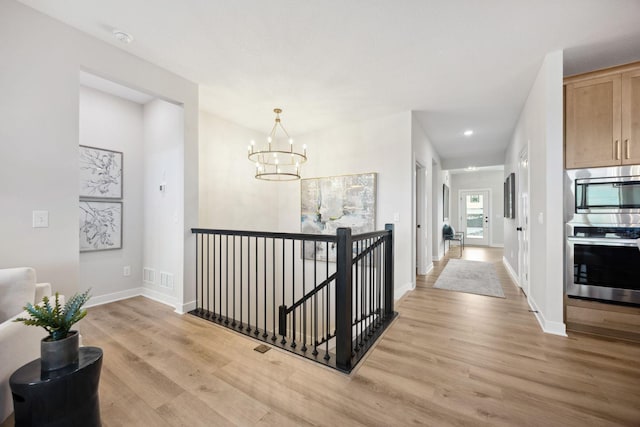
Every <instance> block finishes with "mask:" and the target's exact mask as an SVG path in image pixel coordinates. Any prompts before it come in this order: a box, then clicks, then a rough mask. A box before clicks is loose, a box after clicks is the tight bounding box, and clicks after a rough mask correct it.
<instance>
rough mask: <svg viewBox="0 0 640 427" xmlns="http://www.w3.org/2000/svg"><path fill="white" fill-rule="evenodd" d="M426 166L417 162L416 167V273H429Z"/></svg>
mask: <svg viewBox="0 0 640 427" xmlns="http://www.w3.org/2000/svg"><path fill="white" fill-rule="evenodd" d="M425 173H426V168H425V167H424V166H422V165H421V164H420V163H419V162H416V164H415V169H414V179H415V183H414V188H415V191H416V194H415V212H414V214H415V224H414V226H415V233H416V240H415V244H416V247H415V254H416V271H415V272H416V274H418V275H423V274H427V262H426V259H427V228H428V227H427V216H426V212H427V208H426V205H427V195H426V185H425V181H426V179H425V178H426V177H425Z"/></svg>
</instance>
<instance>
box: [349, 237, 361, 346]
mask: <svg viewBox="0 0 640 427" xmlns="http://www.w3.org/2000/svg"><path fill="white" fill-rule="evenodd" d="M355 245H356V255H360V252H362V244H361V241H360V240H359V241H357V242H355ZM360 262H361V261H357V262H356V268H355V271H356V274H355V281H354V282H353V287H354V288H355V293H356V298H355V300H354V305H355V310H353V314H354V317H355V323H356V346H355V348H354V350H355V351H358V350H360V344H359V343H358V339H357V338H358V336H357V335H358V327H359V324H360V321H359V317H360V315H359V314H358V313H360V311H361V310H359V302H360V292H359V289H360V275H359V266H360V265H359V264H360ZM351 268H353V267H351Z"/></svg>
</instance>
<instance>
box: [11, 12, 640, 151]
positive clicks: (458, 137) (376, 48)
mask: <svg viewBox="0 0 640 427" xmlns="http://www.w3.org/2000/svg"><path fill="white" fill-rule="evenodd" d="M22 2H23V3H25V4H27V5H29V6H31V7H33V8H35V9H37V10H40V11H42V12H44V13H46V14H48V15H50V16H52V17H54V18H57V19H59V20H61V21H63V22H65V23H67V24H69V25H71V26H74V27H76V28H78V29H80V30H82V31H84V32H87V33H89V34H91V35H93V36H95V37H97V38H99V39H102V40H105V41H107V42H109V43H112V44H114V45H116V46H118V47H120V48H122V49H124V50H127V51H129V52H131V53H133V54H135V55H138V56H140V57H142V58H145V59H147V60H148V61H150V62H152V63H155V64H158V65H160V66H162V67H164V68H167V69H169V70H171V71H173V72H175V73H177V74H179V75H182V76H184V77H186V78H188V79H190V80H192V81H194V82H196V83H199V84H200V85H201V107H202V108H203V109H205V110H207V111H209V112H211V113H214V114H216V115H219V116H221V117H224V118H226V119H228V120H231V121H234V122H236V123H239V124H241V125H244V126H246V127H249V128H252V129H255V130H259V131H263V132H267V131H268V130H269V129H270V126H271V124H272V122H273V113H272V109H273V107H281V108H283V109H284V113H283V115H282V118H283V123H284V124H285V126H286V127H287V129H288V130H289V131H290V133H291V134H292V135H297V136H299V135H301V134H304V133H306V132H310V131H313V130H317V129H321V128H325V127H329V126H336V125H339V124H342V123H347V122H352V121H357V120H362V119H370V118H375V117H379V116H382V115H386V114H390V113H394V112H400V111H407V110H415V111H418V118H419V120H420V121H421V123H422V125H423V127H424V128H425V130H426V131H427V133H428V134H429V136H430V138H431V139H432V141H433V143H434V145H435V147H436V149H437V151H438V152H439V153H440V155H441V156H442V158H443V159H444V160H448V159H458V160H460V161H461V162H463V161H466V159H469V161H472V160H473V159H474V157H476V156H478V155H481V154H484V155H485V157H486V154H487V153H502V152H503V151H504V149H505V147H506V146H507V144H508V142H509V138H510V136H511V133H512V131H513V129H514V127H515V122H516V120H517V118H518V116H519V114H520V111H521V109H522V106H523V104H524V101H525V98H526V96H527V94H528V92H529V89H530V88H531V85H532V84H533V80H534V78H535V75H536V73H537V70H538V69H539V67H540V65H541V63H542V60H543V58H544V55H545V54H546V53H547V52H550V51H554V50H558V49H565V70H566V72H565V74H575V73H578V72H582V71H587V70H592V69H596V68H601V67H603V66H610V65H615V64H619V63H624V62H631V61H633V60H640V25H639V24H638V22H640V0H535V1H534V0H531V1H523V0H520V1H514V0H484V1H477V0H447V1H443V0H397V1H388V0H386V1H385V0H350V1H344V0H322V1H319V0H308V1H299V0H298V1H296V0H270V1H264V0H235V1H229V0H227V1H225V0H209V1H204V0H182V1H172V0H159V1H154V2H149V1H145V0H110V1H100V0H66V1H50V0H22ZM114 28H118V29H120V30H124V31H127V32H129V33H131V34H132V35H133V37H134V39H135V40H134V42H133V43H131V44H129V45H125V44H122V43H121V42H118V41H117V40H115V39H114V38H113V37H112V34H111V31H112V30H113V29H114ZM34 31H37V29H34ZM468 128H471V129H473V130H474V131H475V133H474V135H473V136H472V137H471V138H466V137H464V136H463V135H462V132H463V131H464V130H465V129H468Z"/></svg>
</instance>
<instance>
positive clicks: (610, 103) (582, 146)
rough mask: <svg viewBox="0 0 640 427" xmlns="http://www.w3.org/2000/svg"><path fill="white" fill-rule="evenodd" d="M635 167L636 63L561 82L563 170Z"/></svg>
mask: <svg viewBox="0 0 640 427" xmlns="http://www.w3.org/2000/svg"><path fill="white" fill-rule="evenodd" d="M627 164H640V63H635V64H629V65H624V66H620V67H615V68H609V69H606V70H602V71H594V72H591V73H587V74H583V75H580V76H573V77H568V78H566V79H565V167H566V168H567V169H576V168H593V167H604V166H619V165H627Z"/></svg>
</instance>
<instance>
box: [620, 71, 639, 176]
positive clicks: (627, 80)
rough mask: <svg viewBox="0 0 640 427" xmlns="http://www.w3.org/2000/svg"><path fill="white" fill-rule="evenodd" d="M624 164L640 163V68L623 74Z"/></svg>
mask: <svg viewBox="0 0 640 427" xmlns="http://www.w3.org/2000/svg"><path fill="white" fill-rule="evenodd" d="M622 151H623V152H622V164H623V165H637V164H640V68H638V69H637V70H634V71H629V72H626V73H624V74H622Z"/></svg>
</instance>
